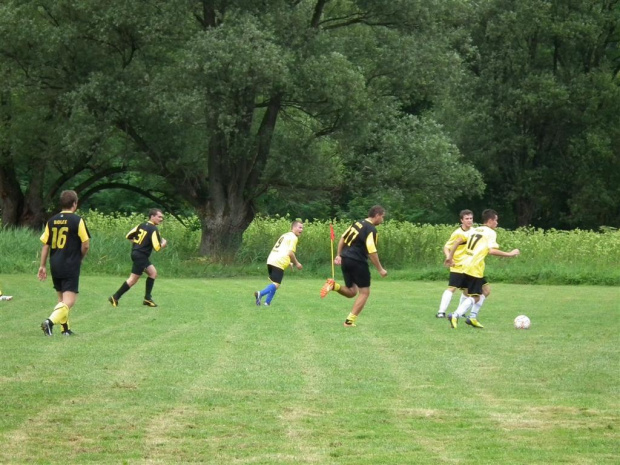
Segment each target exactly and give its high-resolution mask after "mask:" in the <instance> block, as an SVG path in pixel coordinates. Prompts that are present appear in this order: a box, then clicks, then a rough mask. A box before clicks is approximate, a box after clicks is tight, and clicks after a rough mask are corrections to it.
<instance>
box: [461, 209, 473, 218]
mask: <svg viewBox="0 0 620 465" xmlns="http://www.w3.org/2000/svg"><path fill="white" fill-rule="evenodd" d="M467 215H472V216H473V215H474V212H473V211H471V210H461V213H459V218H460V219H463V217H464V216H467Z"/></svg>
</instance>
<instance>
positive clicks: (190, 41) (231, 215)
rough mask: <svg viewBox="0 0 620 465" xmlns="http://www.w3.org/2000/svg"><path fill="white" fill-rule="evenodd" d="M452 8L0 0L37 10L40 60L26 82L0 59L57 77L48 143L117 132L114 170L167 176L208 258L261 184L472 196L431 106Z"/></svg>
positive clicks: (252, 207)
mask: <svg viewBox="0 0 620 465" xmlns="http://www.w3.org/2000/svg"><path fill="white" fill-rule="evenodd" d="M466 3H467V2H465V4H466ZM463 4H464V3H463V2H461V1H457V0H455V1H453V2H445V1H442V2H428V1H422V0H419V1H410V0H409V1H404V0H400V1H394V0H393V1H381V0H373V1H362V0H358V1H350V0H332V1H327V0H316V1H298V0H280V1H271V2H256V1H250V0H247V1H243V0H237V1H232V0H229V1H224V0H221V1H213V0H210V1H208V0H202V1H195V2H185V1H176V2H170V1H163V0H161V1H160V0H152V1H149V2H143V1H137V0H122V1H121V0H111V1H108V2H73V1H68V0H54V1H51V0H50V1H37V2H34V1H32V2H28V1H22V2H14V1H9V2H8V3H7V5H8V6H7V7H6V8H7V9H9V10H11V12H12V13H13V14H17V15H18V16H19V18H20V19H21V20H22V22H23V21H27V20H26V18H29V17H34V18H36V20H34V21H33V22H32V27H33V28H36V29H37V30H36V34H35V35H34V36H33V37H32V38H30V39H29V40H30V41H32V42H33V44H34V46H35V47H36V48H38V49H40V50H41V52H40V56H41V57H43V58H47V59H48V61H45V60H44V59H42V60H39V61H36V60H35V61H33V63H34V64H33V69H36V70H37V73H38V75H37V76H36V77H34V78H33V76H32V73H29V72H27V71H25V70H24V69H20V67H19V63H18V59H17V58H16V57H15V56H11V57H8V56H7V55H6V54H5V58H7V57H8V58H10V59H11V60H12V61H10V63H11V67H10V69H11V72H12V73H17V74H18V76H19V79H18V82H25V80H26V79H25V77H26V76H28V77H30V78H31V79H33V81H37V80H38V81H39V83H41V82H43V78H44V76H45V75H46V74H45V73H43V72H42V70H45V69H46V68H45V67H46V66H49V69H50V70H51V71H52V72H53V73H54V75H55V76H56V75H59V76H61V77H62V78H63V79H64V82H63V81H62V79H55V80H54V82H62V86H61V88H60V89H56V91H57V98H56V99H55V100H54V101H56V102H60V103H61V104H62V105H61V107H62V108H64V109H65V111H64V113H54V117H57V118H60V121H62V123H63V124H66V125H67V127H65V128H64V130H63V131H60V133H61V134H62V135H63V138H62V141H63V143H64V145H63V146H62V147H61V150H67V149H69V148H70V149H71V150H74V152H73V153H78V154H79V153H81V151H83V150H87V147H88V144H87V142H88V143H91V144H92V142H93V141H94V140H95V139H96V137H97V136H100V137H104V139H105V140H106V141H117V142H118V141H130V145H131V146H130V147H128V148H126V150H125V151H124V153H131V154H135V155H134V156H133V157H131V158H130V159H124V160H123V161H124V162H131V163H132V165H131V166H126V168H127V169H129V168H131V169H140V170H142V171H143V172H147V173H149V174H150V175H156V176H158V177H159V178H160V179H162V180H164V181H165V182H166V183H167V185H169V186H172V187H173V188H174V190H175V192H176V193H177V194H178V195H180V196H181V197H182V198H183V199H185V201H186V202H188V203H189V204H190V205H191V206H192V207H193V208H194V209H195V211H196V212H197V214H198V216H199V217H200V219H201V222H202V231H203V234H202V241H201V247H200V248H201V252H202V253H204V254H220V253H226V252H227V251H230V250H234V249H235V248H236V246H237V245H238V243H239V241H240V238H241V234H242V233H243V231H244V230H245V229H246V227H247V226H248V224H249V223H250V222H251V220H252V218H253V217H254V214H255V212H256V205H257V200H258V199H259V198H261V196H263V195H264V194H265V193H266V192H273V189H274V188H278V189H285V190H294V189H302V190H303V192H305V193H306V198H308V199H312V198H313V197H316V192H321V191H323V192H325V191H333V192H337V193H338V195H340V196H341V198H347V197H351V198H352V197H354V196H358V197H359V196H361V197H363V198H366V199H367V200H366V202H372V200H373V199H374V198H380V197H379V193H381V192H382V191H384V192H383V194H382V195H383V197H384V198H385V200H386V201H388V202H392V203H393V204H394V205H397V204H398V203H399V202H400V204H401V209H402V208H406V206H405V207H403V204H406V203H411V204H412V205H411V207H412V208H422V209H423V208H428V206H429V205H432V204H433V203H435V204H437V205H438V204H442V203H443V204H445V203H446V202H448V201H449V200H450V199H451V198H453V197H454V196H456V195H458V194H460V193H463V192H465V191H467V190H472V191H474V192H478V191H480V190H481V187H482V183H481V181H480V178H479V177H477V175H476V173H475V171H474V170H472V169H471V167H469V165H467V164H466V163H464V162H463V160H462V159H461V158H460V156H459V153H458V150H456V148H455V146H454V145H453V144H451V143H450V141H449V140H448V139H447V137H446V136H445V135H444V133H443V131H442V128H441V126H439V125H437V124H434V123H433V121H432V120H431V119H429V116H428V109H429V107H431V106H432V102H433V101H434V99H435V97H436V96H437V95H438V94H439V93H440V92H441V91H440V89H441V87H442V83H443V82H444V78H445V76H446V75H450V74H452V73H453V72H454V70H455V69H458V67H459V66H460V63H459V60H458V57H457V56H456V55H455V54H454V53H453V52H452V50H451V47H450V38H451V36H452V33H453V30H454V29H455V28H454V25H453V24H452V22H451V20H452V15H458V14H459V11H460V10H459V8H460V7H461V6H462V5H463ZM15 12H17V13H15ZM6 24H7V26H6V27H7V28H9V22H8V21H7V23H6ZM47 34H51V35H52V37H58V39H56V41H52V42H50V44H52V45H53V44H56V46H53V47H52V46H49V45H48V41H47V39H46V38H45V37H44V36H45V35H47ZM25 43H26V44H28V47H31V45H30V42H29V41H28V40H25ZM48 46H49V48H50V50H49V53H50V55H46V51H45V50H46V47H48ZM52 54H53V55H54V56H53V57H52V56H51V55H52ZM39 87H40V86H39ZM54 108H56V107H54ZM412 114H413V116H412ZM63 117H64V119H63ZM78 122H79V123H80V124H82V123H83V124H84V127H83V132H82V131H75V127H76V126H75V124H76V123H78ZM77 127H79V125H78V126H77ZM97 128H99V129H97ZM82 134H87V135H89V134H90V135H92V137H83V136H82ZM108 145H110V146H112V147H116V148H118V147H119V144H118V143H113V142H112V143H109V144H108ZM121 145H122V144H121ZM95 146H96V147H98V148H99V147H102V146H104V145H103V144H95ZM60 153H62V151H61V152H60ZM86 153H88V152H86ZM118 153H119V152H118V151H116V152H114V151H104V152H103V153H100V152H98V156H103V155H112V154H113V155H118ZM78 158H79V159H82V158H80V157H78ZM86 166H91V161H90V160H88V161H87V163H86ZM112 166H117V165H115V164H114V162H113V161H112ZM459 168H460V169H461V171H460V173H461V174H465V176H464V177H462V178H461V179H460V181H459V182H454V180H455V179H456V176H457V174H458V173H459ZM112 184H113V183H112ZM100 185H101V186H105V185H106V184H105V183H103V184H100ZM108 185H110V183H108ZM438 199H441V201H438Z"/></svg>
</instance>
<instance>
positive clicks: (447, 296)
mask: <svg viewBox="0 0 620 465" xmlns="http://www.w3.org/2000/svg"><path fill="white" fill-rule="evenodd" d="M453 295H454V293H453V292H450V291H449V290H447V289H446V290H445V291H443V294H442V295H441V303H440V304H439V311H438V312H437V313H446V310H447V309H448V306H449V305H450V301H451V300H452V296H453Z"/></svg>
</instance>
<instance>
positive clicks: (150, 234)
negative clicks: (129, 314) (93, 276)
mask: <svg viewBox="0 0 620 465" xmlns="http://www.w3.org/2000/svg"><path fill="white" fill-rule="evenodd" d="M162 221H164V214H163V213H162V211H161V210H160V209H158V208H151V210H149V220H148V221H146V222H144V223H140V224H139V225H138V226H136V227H135V228H133V229H132V230H131V231H129V232H128V233H127V236H126V237H127V239H129V240H130V241H131V242H133V246H132V249H131V261H132V262H133V265H132V267H131V274H130V275H129V278H127V280H126V281H125V282H124V283H123V284H122V286H121V287H120V288H119V289H118V291H116V293H114V295H112V296H110V297H109V298H108V302H110V303H111V304H112V306H113V307H118V301H119V300H121V297H122V296H123V294H124V293H125V292H127V291H128V290H129V289H130V288H131V287H133V285H134V284H136V283H137V282H138V280H139V279H140V276H142V273H144V272H145V271H146V274H147V276H148V278H146V286H145V291H144V300H143V301H142V305H146V306H148V307H157V304H156V303H155V302H153V296H152V292H153V286H155V278H157V269H156V268H155V266H154V265H153V264H152V263H151V262H150V260H149V258H150V256H151V252H153V250H155V251H156V252H159V251H160V250H161V249H163V248H164V247H166V245H167V244H168V242H167V241H166V239H162V237H161V235H160V234H159V229H157V226H158V225H159V224H161V222H162Z"/></svg>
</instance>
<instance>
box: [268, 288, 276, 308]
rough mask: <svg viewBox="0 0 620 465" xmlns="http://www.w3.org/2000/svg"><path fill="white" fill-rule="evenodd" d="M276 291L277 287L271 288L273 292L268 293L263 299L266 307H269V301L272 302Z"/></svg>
mask: <svg viewBox="0 0 620 465" xmlns="http://www.w3.org/2000/svg"><path fill="white" fill-rule="evenodd" d="M277 290H278V288H277V287H275V286H274V287H273V290H272V291H271V292H270V293H269V295H267V298H266V299H265V303H266V304H267V305H271V301H272V300H273V297H274V296H275V295H276V291H277Z"/></svg>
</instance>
